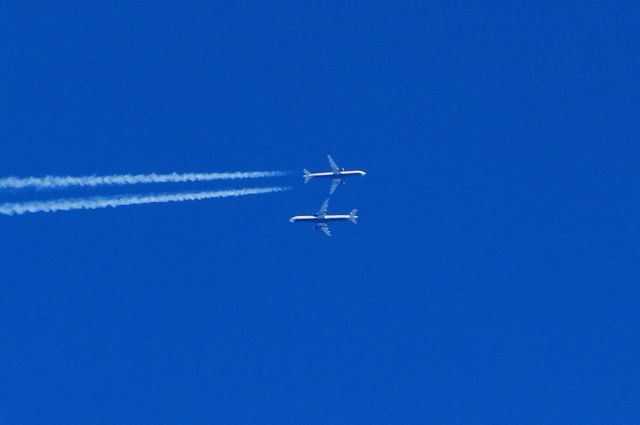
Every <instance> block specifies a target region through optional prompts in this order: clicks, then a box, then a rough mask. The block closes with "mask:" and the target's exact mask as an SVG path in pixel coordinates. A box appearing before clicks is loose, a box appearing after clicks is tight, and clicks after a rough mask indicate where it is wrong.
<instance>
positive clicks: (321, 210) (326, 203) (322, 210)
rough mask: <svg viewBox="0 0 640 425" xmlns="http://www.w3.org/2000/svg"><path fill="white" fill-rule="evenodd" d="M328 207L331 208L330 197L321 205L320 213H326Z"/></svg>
mask: <svg viewBox="0 0 640 425" xmlns="http://www.w3.org/2000/svg"><path fill="white" fill-rule="evenodd" d="M327 208H329V199H327V200H326V201H324V204H322V206H321V207H320V211H318V215H322V214H326V213H327Z"/></svg>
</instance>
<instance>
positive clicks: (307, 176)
mask: <svg viewBox="0 0 640 425" xmlns="http://www.w3.org/2000/svg"><path fill="white" fill-rule="evenodd" d="M302 174H303V176H302V177H304V182H305V183H309V180H311V179H312V178H313V176H311V173H310V172H309V170H307V169H306V168H305V169H304V170H302Z"/></svg>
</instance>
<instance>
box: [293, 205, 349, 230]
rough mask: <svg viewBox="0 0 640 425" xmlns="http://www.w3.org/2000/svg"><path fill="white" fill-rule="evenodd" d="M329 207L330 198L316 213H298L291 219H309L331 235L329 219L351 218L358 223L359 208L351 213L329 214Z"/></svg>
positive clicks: (308, 220) (294, 220) (295, 220)
mask: <svg viewBox="0 0 640 425" xmlns="http://www.w3.org/2000/svg"><path fill="white" fill-rule="evenodd" d="M328 207H329V200H328V199H327V200H326V201H324V204H322V206H321V207H320V211H318V212H317V213H316V214H314V215H296V216H294V217H291V218H290V219H289V221H290V222H291V223H295V222H297V221H307V222H313V223H315V227H316V229H320V230H322V231H323V232H324V234H325V235H327V236H331V231H330V230H329V226H328V225H327V223H328V222H329V221H341V220H349V221H350V222H352V223H354V224H357V222H358V221H357V220H358V216H357V215H356V214H357V213H358V210H353V211H351V213H350V214H327V208H328Z"/></svg>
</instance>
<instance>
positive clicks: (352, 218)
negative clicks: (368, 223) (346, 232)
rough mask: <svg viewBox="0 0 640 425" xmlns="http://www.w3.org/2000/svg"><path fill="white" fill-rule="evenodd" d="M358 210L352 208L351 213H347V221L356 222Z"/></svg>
mask: <svg viewBox="0 0 640 425" xmlns="http://www.w3.org/2000/svg"><path fill="white" fill-rule="evenodd" d="M357 214H358V210H353V211H351V214H349V221H350V222H352V223H353V224H358V216H357Z"/></svg>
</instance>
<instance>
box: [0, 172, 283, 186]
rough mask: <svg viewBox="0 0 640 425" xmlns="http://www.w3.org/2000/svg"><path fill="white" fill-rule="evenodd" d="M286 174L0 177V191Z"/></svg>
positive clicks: (254, 177)
mask: <svg viewBox="0 0 640 425" xmlns="http://www.w3.org/2000/svg"><path fill="white" fill-rule="evenodd" d="M288 174H289V173H288V172H286V171H245V172H243V171H237V172H233V173H185V174H178V173H171V174H155V173H152V174H118V175H111V176H81V177H73V176H63V177H60V176H45V177H24V178H20V177H4V178H0V189H25V188H34V189H54V188H63V187H70V186H89V187H94V186H102V185H125V184H140V183H184V182H202V181H211V180H237V179H256V178H262V177H281V176H286V175H288Z"/></svg>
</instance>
